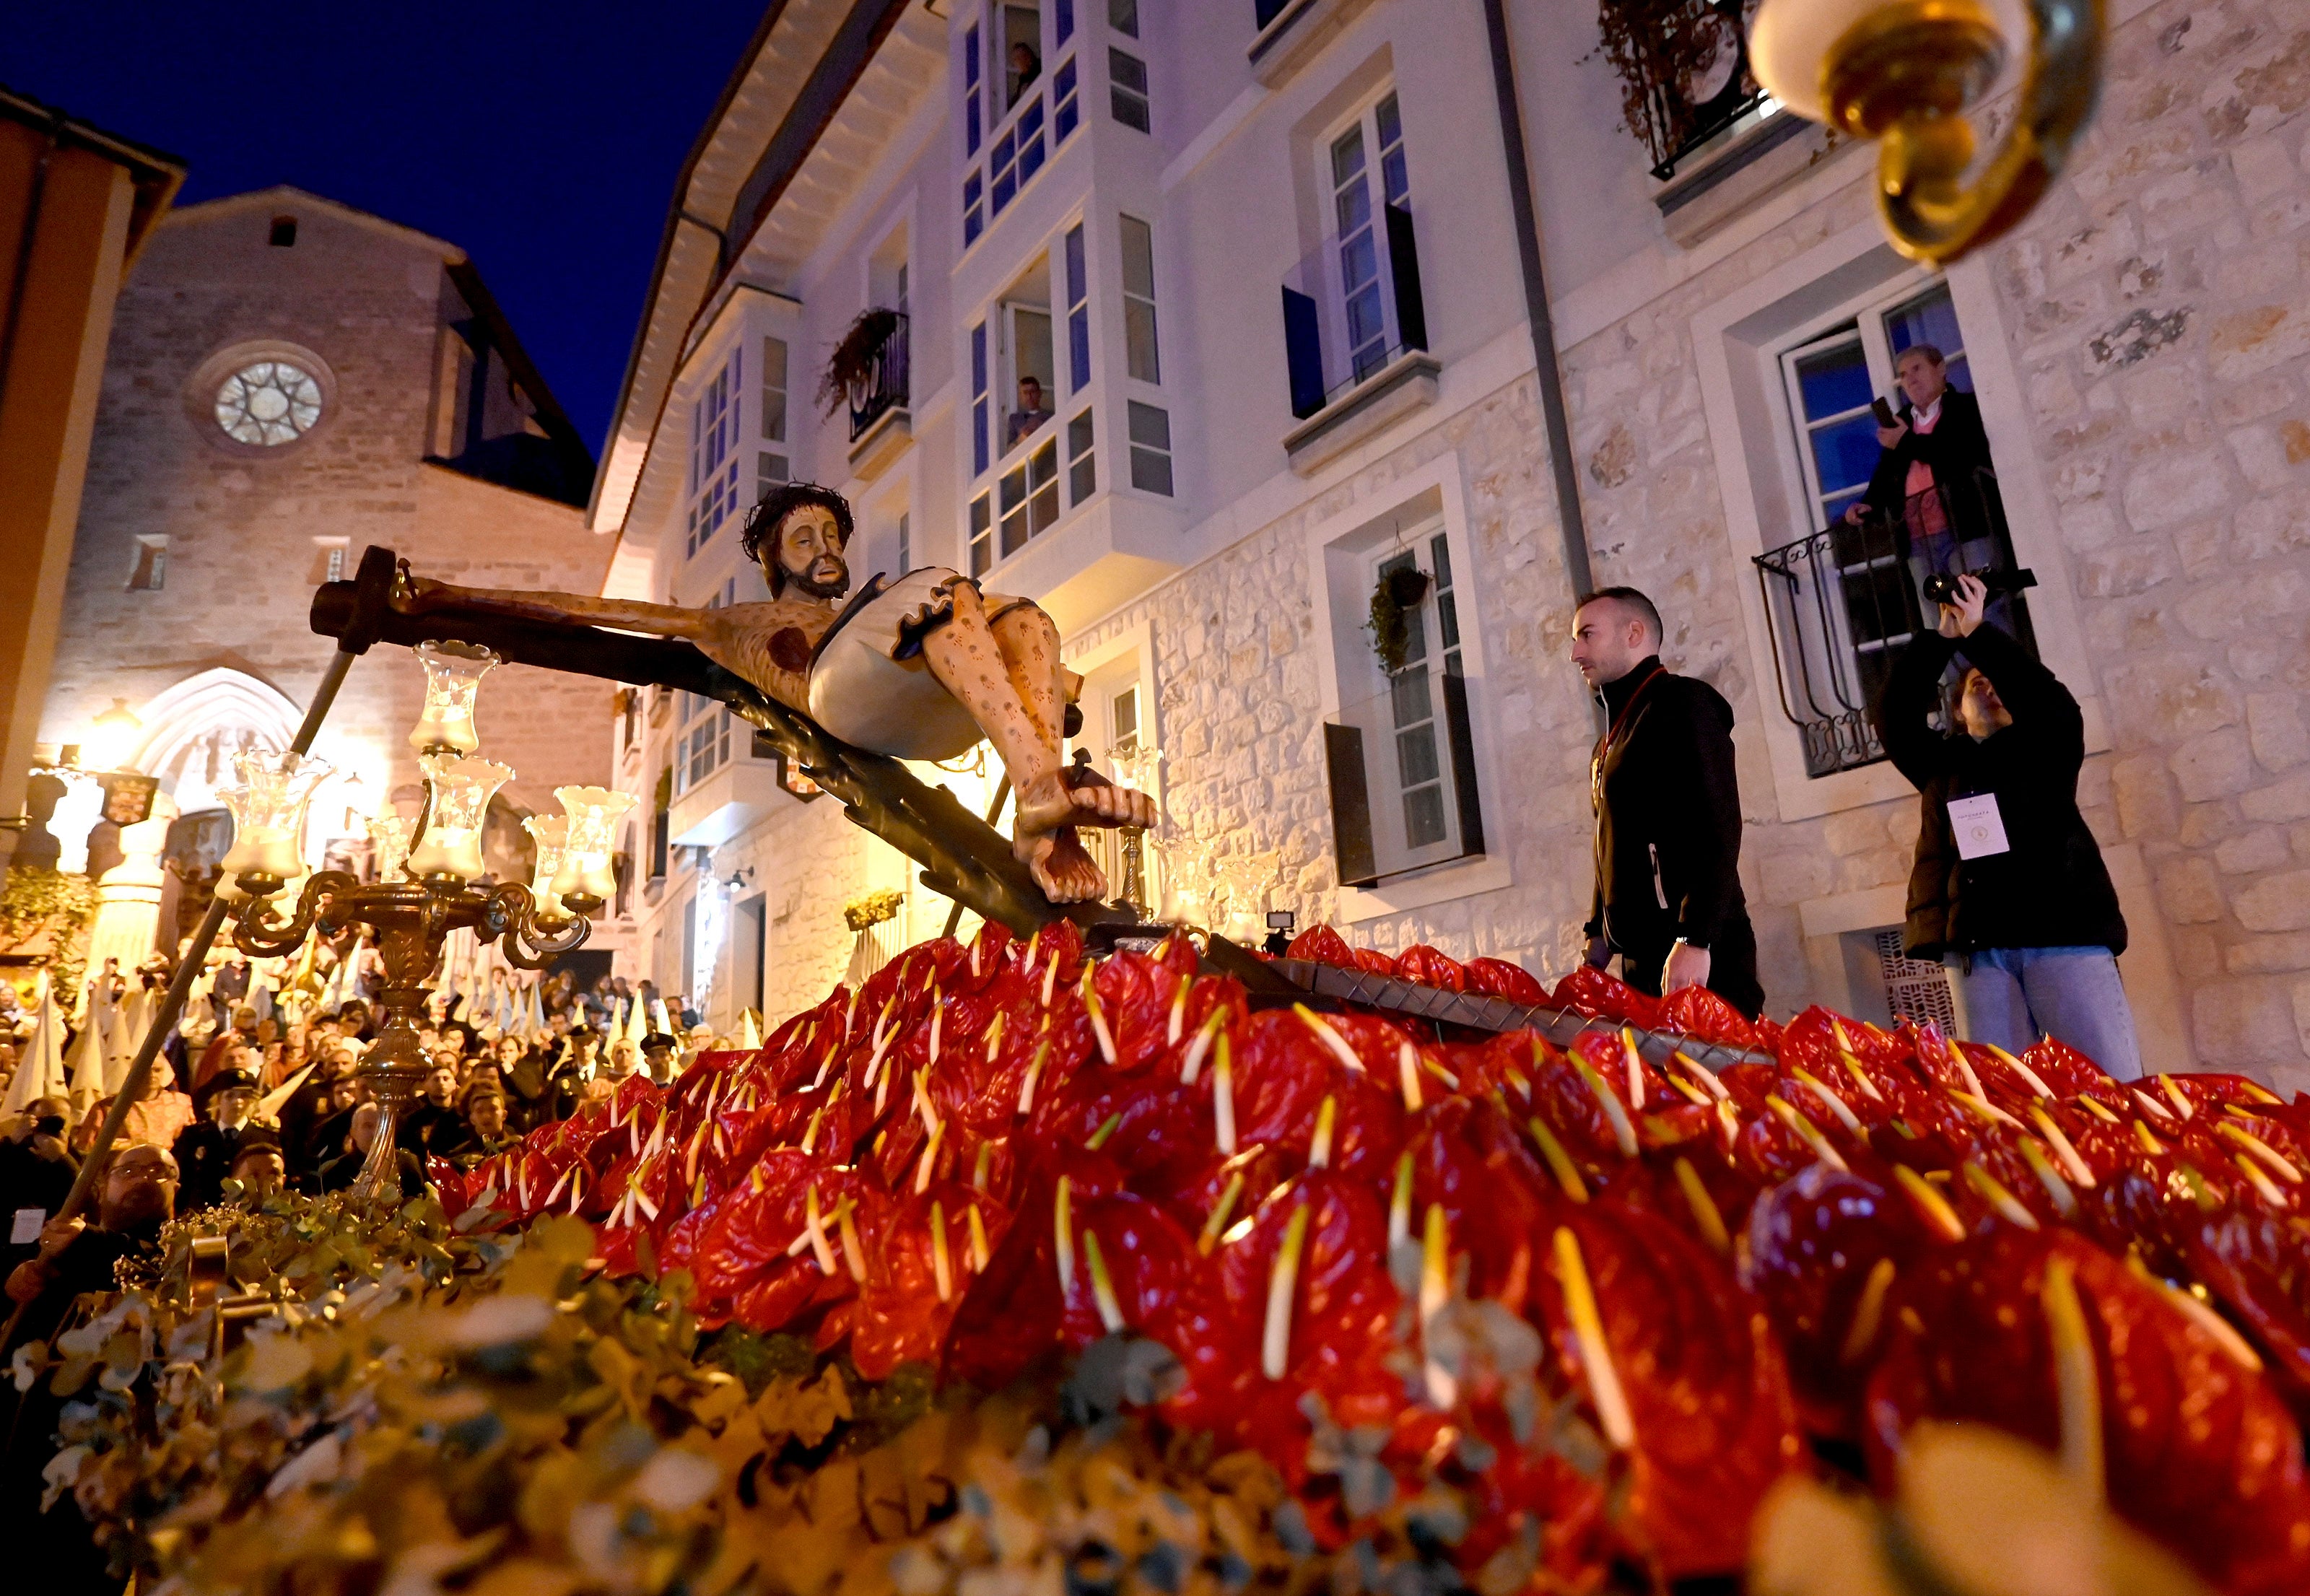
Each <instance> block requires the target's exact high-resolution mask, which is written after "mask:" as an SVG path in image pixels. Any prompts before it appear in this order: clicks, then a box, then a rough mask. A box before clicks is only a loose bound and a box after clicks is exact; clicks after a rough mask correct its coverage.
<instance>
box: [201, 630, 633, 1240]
mask: <svg viewBox="0 0 2310 1596" xmlns="http://www.w3.org/2000/svg"><path fill="white" fill-rule="evenodd" d="M415 653H416V655H417V657H418V659H419V661H420V663H421V664H423V665H424V667H425V673H426V700H425V707H424V710H423V712H422V714H421V716H419V719H418V723H417V726H416V728H415V730H414V731H412V733H410V738H409V741H410V744H411V746H412V747H413V748H414V749H416V750H418V754H419V759H418V764H419V767H420V768H421V769H422V770H423V771H424V774H425V800H424V805H423V807H422V808H421V810H420V811H419V812H418V816H417V818H416V820H415V821H414V822H413V824H412V825H411V827H410V828H409V833H408V836H407V837H406V841H405V845H404V840H403V838H402V837H401V836H400V835H399V828H398V827H397V826H389V827H386V828H383V829H384V830H385V831H386V833H387V834H388V835H389V836H390V838H391V841H392V844H393V846H391V847H390V848H388V849H387V850H386V854H385V855H384V856H382V857H381V858H380V860H379V867H380V868H379V877H380V879H378V880H374V881H363V880H360V878H358V877H356V876H354V875H352V873H350V872H345V871H321V872H316V873H314V874H311V875H309V876H306V875H303V870H304V865H303V860H302V857H301V849H300V846H299V845H300V838H301V837H303V835H304V828H305V810H306V806H307V804H308V802H310V800H311V797H312V794H313V792H314V790H315V789H316V788H317V786H318V785H320V782H321V781H322V780H323V779H324V778H325V777H326V776H327V775H329V774H330V772H329V768H328V767H327V766H326V765H325V764H323V763H321V762H320V761H318V760H316V759H311V758H309V757H308V756H306V755H303V754H300V753H298V752H294V751H292V752H291V753H288V754H284V755H277V756H276V755H271V754H266V753H260V752H249V753H245V754H243V755H241V756H239V760H238V764H239V772H240V776H241V785H240V786H239V788H237V789H235V790H233V791H231V792H229V793H227V794H224V797H225V801H226V803H227V804H228V806H229V807H230V809H231V811H232V816H233V822H234V838H233V846H232V849H231V851H230V852H229V853H228V854H226V855H225V857H224V860H223V862H222V866H221V868H222V871H223V872H224V874H225V876H226V877H227V879H228V884H227V886H226V888H225V889H224V891H223V896H225V897H226V898H228V899H229V900H230V903H231V905H232V907H231V909H230V913H231V915H232V916H233V920H234V923H235V924H234V932H233V941H234V942H235V944H236V945H238V946H239V948H240V950H242V951H243V952H245V953H247V954H249V955H250V956H251V957H253V958H279V957H282V956H285V955H287V954H290V953H292V952H294V951H296V950H298V949H299V948H300V947H302V946H303V945H304V943H305V940H306V939H307V938H308V937H309V936H313V935H315V934H318V935H319V936H321V937H323V938H324V939H331V940H333V939H334V938H336V937H339V936H342V935H343V934H344V933H345V932H349V931H353V930H355V929H357V928H366V929H367V930H369V931H370V932H373V933H374V934H375V937H376V941H377V946H378V953H379V955H380V957H381V958H383V960H384V964H385V984H384V986H383V988H382V990H381V991H380V992H379V993H378V1008H379V1009H380V1010H381V1011H383V1015H384V1024H383V1025H382V1027H381V1028H379V1030H378V1035H377V1038H376V1040H375V1041H374V1042H372V1043H371V1044H370V1045H369V1051H368V1053H367V1054H365V1055H364V1056H363V1058H362V1061H361V1065H360V1077H361V1079H362V1080H364V1081H365V1082H366V1083H367V1084H368V1086H369V1089H370V1090H371V1091H372V1093H373V1094H374V1095H375V1097H376V1101H377V1103H378V1111H379V1117H378V1124H377V1128H376V1135H375V1139H374V1140H373V1141H371V1142H370V1144H369V1152H368V1157H367V1159H366V1161H365V1162H364V1163H363V1165H362V1167H361V1173H360V1179H359V1181H358V1182H357V1183H356V1184H355V1187H354V1191H355V1193H356V1194H357V1195H360V1196H365V1197H378V1196H382V1195H385V1194H386V1193H388V1192H395V1191H397V1190H398V1186H399V1171H398V1162H399V1160H398V1158H397V1155H396V1145H395V1144H396V1140H397V1134H398V1131H399V1127H400V1121H401V1118H402V1116H403V1114H404V1111H405V1110H406V1109H407V1107H408V1106H409V1104H410V1102H411V1101H412V1099H413V1098H414V1097H415V1096H416V1093H417V1088H418V1084H419V1082H421V1080H424V1078H425V1073H426V1069H427V1063H426V1058H425V1051H424V1046H423V1044H422V1043H421V1040H420V1039H419V1036H418V1028H419V1025H420V1023H421V1018H422V1016H423V1014H424V1011H425V1002H426V999H427V997H428V995H429V994H430V992H431V990H432V983H433V981H434V980H435V978H436V977H437V976H439V971H440V967H441V953H442V948H443V945H444V944H445V943H446V942H447V939H448V936H449V933H450V932H454V931H462V930H470V931H472V932H473V933H474V935H475V936H476V937H477V938H478V939H479V940H480V941H482V943H483V944H484V945H486V944H489V943H491V942H497V943H499V944H500V946H501V948H502V950H503V953H504V957H505V958H506V961H507V962H508V963H509V964H511V965H513V966H515V967H517V968H520V969H526V970H537V969H543V968H544V967H546V966H548V965H550V964H551V963H552V962H553V960H554V959H556V958H559V957H560V956H561V955H562V954H564V953H568V952H569V951H571V950H573V949H576V948H577V947H580V946H582V945H583V944H584V942H585V941H586V937H587V936H588V935H589V934H590V933H591V931H592V923H591V921H590V919H589V916H591V915H595V914H598V913H599V912H600V911H601V909H602V907H603V905H604V903H605V902H606V901H607V900H608V898H609V897H610V896H611V894H612V892H613V891H614V889H615V878H614V875H613V873H612V867H611V863H610V859H611V852H612V833H613V830H614V825H615V821H616V820H617V818H618V816H620V815H621V814H622V813H623V812H624V811H626V810H627V809H628V808H630V807H631V806H632V804H633V802H634V800H633V799H632V798H631V797H630V796H628V795H627V794H622V793H615V792H610V791H608V790H606V789H604V788H601V787H558V788H556V789H555V790H554V795H555V796H556V797H557V798H559V799H560V801H561V806H562V809H563V811H564V812H563V814H562V815H560V816H556V817H546V818H533V819H532V820H530V821H529V822H528V829H529V831H530V834H531V836H532V837H535V838H536V840H537V844H538V850H537V862H536V869H535V872H534V877H533V879H532V881H531V883H530V884H528V885H524V884H522V883H520V882H518V881H502V882H495V883H491V882H487V881H484V880H480V879H479V878H482V877H483V876H485V875H486V873H487V870H486V865H485V862H484V861H483V859H482V825H483V821H484V820H485V818H486V816H487V813H488V811H489V805H490V801H491V798H493V797H494V796H495V795H496V794H497V790H498V789H499V787H500V786H502V785H504V784H505V783H506V782H508V781H510V780H511V779H512V778H513V774H514V773H513V772H512V771H511V770H510V769H508V768H506V767H505V766H503V765H498V764H493V763H491V761H489V760H487V759H479V758H477V757H475V751H476V750H478V749H479V747H480V746H481V740H480V736H479V733H478V732H477V731H476V729H475V724H474V717H473V707H474V700H475V698H476V696H477V694H478V691H479V689H480V685H481V680H482V677H483V676H484V675H486V674H487V673H488V672H489V671H490V670H491V667H493V666H494V665H496V664H498V663H499V662H498V657H497V655H494V654H492V653H491V652H490V651H489V650H488V649H486V648H480V647H475V646H470V645H466V644H462V643H426V644H422V645H420V646H418V648H417V649H416V650H415ZM300 877H301V878H302V885H301V888H300V890H298V891H297V892H296V893H295V894H294V896H293V902H292V906H291V907H290V908H288V909H287V910H286V912H283V911H282V910H281V909H279V908H278V907H277V906H276V904H275V900H276V899H279V898H282V897H283V895H284V894H286V893H287V892H288V889H289V887H290V885H291V881H292V880H297V879H298V878H300Z"/></svg>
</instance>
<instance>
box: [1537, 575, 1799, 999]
mask: <svg viewBox="0 0 2310 1596" xmlns="http://www.w3.org/2000/svg"><path fill="white" fill-rule="evenodd" d="M1661 637H1662V631H1661V619H1660V612H1659V611H1658V610H1656V609H1654V607H1653V602H1652V600H1650V599H1648V598H1646V596H1645V595H1644V594H1641V593H1639V592H1637V590H1636V589H1635V588H1633V587H1606V588H1602V589H1601V590H1599V591H1598V592H1595V593H1593V594H1589V595H1588V596H1587V597H1585V598H1584V599H1582V600H1581V601H1580V607H1579V609H1578V610H1576V612H1574V613H1573V617H1572V663H1573V664H1575V665H1576V666H1578V667H1579V670H1580V674H1581V675H1582V676H1584V677H1585V678H1586V679H1587V681H1588V685H1589V686H1590V687H1591V688H1592V689H1594V690H1596V691H1597V693H1598V696H1599V698H1601V699H1602V703H1603V706H1604V712H1605V715H1606V716H1607V717H1608V729H1607V730H1606V732H1605V733H1604V735H1603V737H1602V739H1601V740H1600V741H1599V742H1597V744H1596V752H1595V757H1594V760H1593V761H1592V763H1591V794H1590V795H1591V799H1592V801H1593V802H1594V805H1595V810H1596V898H1595V908H1594V913H1593V914H1592V915H1591V916H1590V918H1589V922H1588V926H1587V932H1588V961H1589V962H1590V963H1591V964H1595V965H1602V964H1603V963H1604V962H1605V961H1606V960H1607V959H1609V958H1611V956H1612V955H1613V954H1615V953H1618V954H1619V955H1620V972H1621V975H1622V976H1623V977H1624V978H1625V979H1626V980H1627V981H1628V984H1630V985H1632V986H1635V987H1637V988H1638V989H1640V990H1642V991H1645V992H1651V993H1670V992H1675V991H1677V990H1679V989H1680V988H1681V987H1686V986H1706V987H1707V988H1708V989H1709V990H1710V991H1712V992H1715V993H1717V994H1718V995H1719V996H1721V997H1723V998H1724V1000H1725V1001H1726V1002H1730V1003H1731V1004H1732V1005H1733V1007H1734V1008H1736V1009H1738V1010H1740V1011H1741V1013H1743V1014H1745V1015H1748V1016H1749V1017H1750V1019H1754V1018H1755V1017H1756V1016H1757V1014H1758V1012H1759V1011H1760V1010H1762V1009H1763V1008H1764V1006H1765V991H1764V988H1763V987H1762V986H1760V985H1759V984H1758V983H1757V939H1756V934H1755V933H1754V932H1752V931H1750V927H1749V906H1748V900H1747V898H1745V897H1744V896H1743V895H1742V893H1741V875H1740V868H1739V867H1740V863H1741V788H1740V784H1739V782H1738V780H1737V779H1736V777H1735V776H1734V773H1733V707H1732V706H1731V705H1730V704H1727V703H1726V702H1725V701H1724V696H1723V695H1722V694H1720V693H1718V692H1717V690H1715V688H1713V687H1711V686H1709V685H1708V684H1707V683H1706V682H1705V681H1699V680H1698V679H1697V678H1694V677H1690V676H1678V675H1673V674H1672V673H1671V672H1669V671H1668V669H1667V668H1666V667H1665V666H1663V664H1661V662H1660V645H1661Z"/></svg>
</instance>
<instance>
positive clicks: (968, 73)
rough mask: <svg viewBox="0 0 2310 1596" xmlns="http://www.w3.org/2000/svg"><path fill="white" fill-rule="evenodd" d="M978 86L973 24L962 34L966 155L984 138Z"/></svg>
mask: <svg viewBox="0 0 2310 1596" xmlns="http://www.w3.org/2000/svg"><path fill="white" fill-rule="evenodd" d="M978 84H979V61H978V24H977V23H976V22H973V23H972V24H971V25H970V26H969V27H968V28H966V29H964V30H963V32H962V146H963V152H964V153H965V154H968V155H976V154H977V153H978V145H979V143H980V141H981V140H983V139H984V138H985V137H986V124H985V115H986V113H985V111H984V110H983V109H982V107H983V106H984V105H985V103H986V102H985V101H984V100H982V99H981V98H980V96H979V92H978ZM971 236H972V237H974V238H976V237H977V234H976V233H974V234H972V235H971Z"/></svg>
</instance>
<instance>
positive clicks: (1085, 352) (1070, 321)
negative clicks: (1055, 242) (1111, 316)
mask: <svg viewBox="0 0 2310 1596" xmlns="http://www.w3.org/2000/svg"><path fill="white" fill-rule="evenodd" d="M1063 253H1064V256H1065V257H1066V274H1067V392H1068V393H1070V394H1080V393H1081V392H1082V391H1083V390H1084V389H1085V388H1087V387H1089V386H1090V273H1089V272H1087V271H1085V270H1084V263H1083V230H1082V223H1081V222H1080V221H1078V222H1076V223H1075V224H1074V226H1073V227H1071V228H1069V229H1067V237H1066V247H1065V248H1064V251H1063Z"/></svg>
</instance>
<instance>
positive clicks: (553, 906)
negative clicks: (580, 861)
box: [521, 814, 569, 920]
mask: <svg viewBox="0 0 2310 1596" xmlns="http://www.w3.org/2000/svg"><path fill="white" fill-rule="evenodd" d="M521 825H522V829H523V830H525V831H526V832H528V833H529V834H530V836H531V837H534V838H535V839H536V842H537V868H536V870H535V871H534V872H533V873H532V874H531V876H530V888H529V890H530V895H531V896H532V897H533V898H535V899H536V900H537V915H538V918H540V919H541V920H567V919H569V909H568V908H567V907H565V906H563V904H562V902H561V894H560V893H559V892H557V891H555V890H554V889H553V881H554V877H555V876H556V875H558V874H559V873H560V870H561V858H562V855H563V854H566V853H567V852H568V851H569V816H568V815H566V814H561V815H532V816H530V817H529V819H527V820H524V821H523V822H522V823H521Z"/></svg>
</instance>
